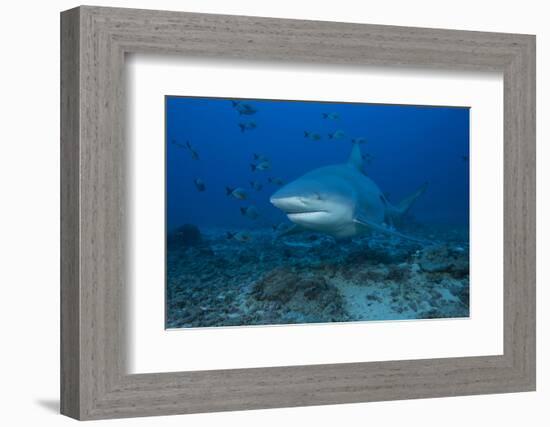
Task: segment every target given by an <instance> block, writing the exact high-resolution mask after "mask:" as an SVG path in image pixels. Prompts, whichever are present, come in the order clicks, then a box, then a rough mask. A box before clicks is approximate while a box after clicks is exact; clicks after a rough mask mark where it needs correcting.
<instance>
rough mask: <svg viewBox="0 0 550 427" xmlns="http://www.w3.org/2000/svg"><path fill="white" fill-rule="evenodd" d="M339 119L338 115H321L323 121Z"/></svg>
mask: <svg viewBox="0 0 550 427" xmlns="http://www.w3.org/2000/svg"><path fill="white" fill-rule="evenodd" d="M339 118H340V115H339V114H338V113H323V119H329V120H337V119H339Z"/></svg>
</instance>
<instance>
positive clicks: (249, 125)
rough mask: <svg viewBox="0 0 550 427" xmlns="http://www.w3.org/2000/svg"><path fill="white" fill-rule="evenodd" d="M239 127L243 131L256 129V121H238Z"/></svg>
mask: <svg viewBox="0 0 550 427" xmlns="http://www.w3.org/2000/svg"><path fill="white" fill-rule="evenodd" d="M239 127H240V128H241V132H245V131H247V130H253V129H256V127H257V125H256V122H246V123H245V122H241V123H239Z"/></svg>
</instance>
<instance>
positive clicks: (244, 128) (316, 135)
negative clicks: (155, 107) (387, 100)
mask: <svg viewBox="0 0 550 427" xmlns="http://www.w3.org/2000/svg"><path fill="white" fill-rule="evenodd" d="M231 106H232V108H233V110H234V111H236V112H237V113H238V117H239V118H240V120H239V121H238V122H237V125H238V127H239V129H240V133H241V134H244V133H245V132H250V131H254V130H255V129H257V127H258V123H257V122H256V121H255V120H251V116H254V115H255V114H256V113H258V111H259V110H258V109H257V108H256V107H255V106H254V105H252V104H251V103H249V102H245V101H242V100H232V101H231ZM321 118H322V120H326V121H327V122H334V124H335V125H337V123H339V122H340V114H339V113H337V112H332V111H329V112H323V113H322V114H321ZM326 137H327V140H329V141H332V140H342V139H345V138H347V135H346V133H345V132H344V131H343V130H342V129H335V130H333V131H332V132H328V133H327V134H326ZM304 138H306V139H308V140H310V141H322V140H323V136H322V134H321V133H320V132H317V131H312V130H304ZM349 140H350V141H351V142H352V143H355V144H366V143H367V139H366V138H365V137H363V136H354V137H350V138H349ZM171 143H172V144H173V145H174V146H176V147H178V148H180V149H182V150H184V151H186V152H188V154H189V155H190V156H191V159H192V160H197V161H198V160H200V155H199V150H198V148H197V147H196V146H195V145H193V144H192V143H191V142H190V141H185V143H183V144H182V143H180V142H178V141H177V140H174V139H173V140H171ZM362 157H363V161H364V163H365V164H371V162H372V161H373V159H374V157H373V156H372V154H369V153H365V154H363V155H362ZM462 159H463V160H464V161H467V160H468V158H467V156H462ZM250 170H251V173H253V174H254V176H256V177H260V178H252V179H250V181H249V182H248V183H249V190H250V191H254V192H260V191H262V190H263V189H264V185H265V184H270V185H271V186H276V187H281V186H283V185H284V184H285V180H284V179H283V178H281V177H278V176H268V177H267V178H266V182H265V183H262V182H261V177H262V176H265V175H264V173H265V172H267V171H271V170H272V163H271V159H270V158H269V157H268V156H267V155H265V154H264V153H257V152H254V153H252V161H251V162H250ZM193 184H194V185H195V188H196V190H197V191H198V192H200V193H202V192H205V191H207V186H206V183H205V182H204V180H203V179H202V178H200V177H196V178H195V179H194V180H193ZM225 194H226V196H227V197H230V198H233V199H235V200H236V201H239V202H243V201H247V200H249V195H248V191H247V190H246V189H245V188H244V187H243V186H235V187H230V186H226V187H225ZM239 210H240V213H241V215H242V216H244V217H246V218H249V219H250V220H257V219H258V218H261V213H260V211H259V210H258V208H257V207H256V206H255V205H253V204H249V205H248V206H240V207H239ZM271 227H272V229H273V231H274V232H275V233H276V234H279V233H284V232H285V231H287V230H288V227H289V224H287V223H281V224H276V225H272V226H271ZM227 238H228V239H232V240H235V241H237V242H248V241H249V240H250V239H251V236H250V235H249V234H247V233H246V232H245V231H239V232H235V233H233V232H228V233H227Z"/></svg>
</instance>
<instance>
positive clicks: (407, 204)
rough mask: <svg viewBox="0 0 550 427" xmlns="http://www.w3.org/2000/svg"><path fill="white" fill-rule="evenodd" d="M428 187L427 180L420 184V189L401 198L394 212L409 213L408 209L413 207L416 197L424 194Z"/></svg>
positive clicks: (397, 213)
mask: <svg viewBox="0 0 550 427" xmlns="http://www.w3.org/2000/svg"><path fill="white" fill-rule="evenodd" d="M427 187H428V183H427V182H425V183H424V184H422V185H421V186H420V188H419V189H418V190H416V191H415V192H414V193H412V194H411V195H409V196H407V197H405V198H404V199H403V200H401V201H400V202H399V203H398V204H397V205H396V206H394V209H393V211H394V212H393V213H394V214H396V215H404V214H405V213H407V211H408V210H409V209H410V208H411V206H412V205H413V203H414V202H415V201H416V199H418V198H419V197H420V196H421V195H422V194H424V192H425V191H426V188H427Z"/></svg>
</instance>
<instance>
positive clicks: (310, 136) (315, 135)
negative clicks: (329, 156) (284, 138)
mask: <svg viewBox="0 0 550 427" xmlns="http://www.w3.org/2000/svg"><path fill="white" fill-rule="evenodd" d="M304 137H305V138H308V139H311V140H313V141H320V140H321V139H323V137H322V136H321V135H320V134H318V133H316V132H309V131H307V130H305V131H304Z"/></svg>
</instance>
